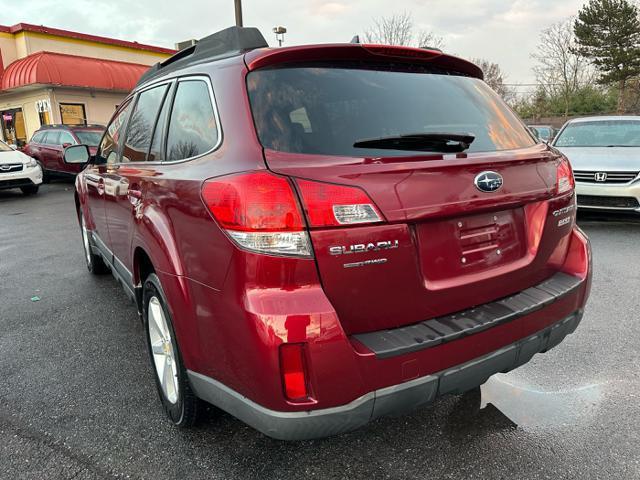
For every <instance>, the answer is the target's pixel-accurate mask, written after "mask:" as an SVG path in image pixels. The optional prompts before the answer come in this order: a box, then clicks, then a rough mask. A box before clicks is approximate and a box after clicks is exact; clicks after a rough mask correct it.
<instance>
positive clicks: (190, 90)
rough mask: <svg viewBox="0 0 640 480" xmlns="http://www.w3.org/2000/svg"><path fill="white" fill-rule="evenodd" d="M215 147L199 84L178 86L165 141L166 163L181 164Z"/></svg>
mask: <svg viewBox="0 0 640 480" xmlns="http://www.w3.org/2000/svg"><path fill="white" fill-rule="evenodd" d="M216 143H218V130H217V128H216V121H215V115H214V113H213V106H212V104H211V97H210V95H209V87H208V86H207V84H206V83H205V82H203V81H186V82H180V83H179V84H178V90H177V92H176V95H175V99H174V102H173V110H172V112H171V120H170V122H169V133H168V137H167V160H182V159H185V158H191V157H195V156H196V155H200V154H203V153H206V152H208V151H209V150H211V149H212V148H213V147H215V145H216Z"/></svg>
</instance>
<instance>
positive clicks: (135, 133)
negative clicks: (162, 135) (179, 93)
mask: <svg viewBox="0 0 640 480" xmlns="http://www.w3.org/2000/svg"><path fill="white" fill-rule="evenodd" d="M167 88H168V86H167V85H162V86H160V87H156V88H152V89H150V90H145V91H144V92H142V93H141V94H140V96H139V97H138V102H137V103H136V106H135V109H134V110H133V113H132V114H131V119H130V120H129V125H128V126H127V139H126V141H125V144H124V150H123V151H122V161H123V162H144V161H145V160H147V152H148V151H149V146H150V144H151V135H152V133H153V126H154V124H155V121H156V117H157V115H158V110H159V109H160V104H161V103H162V99H163V98H164V95H165V92H166V91H167Z"/></svg>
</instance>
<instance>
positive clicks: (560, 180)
mask: <svg viewBox="0 0 640 480" xmlns="http://www.w3.org/2000/svg"><path fill="white" fill-rule="evenodd" d="M575 187H576V182H575V180H574V178H573V171H572V170H571V164H570V163H569V160H567V159H566V158H565V157H560V163H559V164H558V173H557V180H556V193H558V194H560V193H565V192H569V191H572V190H574V189H575Z"/></svg>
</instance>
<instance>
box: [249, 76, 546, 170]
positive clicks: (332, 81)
mask: <svg viewBox="0 0 640 480" xmlns="http://www.w3.org/2000/svg"><path fill="white" fill-rule="evenodd" d="M247 82H248V90H249V97H250V101H251V107H252V111H253V117H254V121H255V124H256V127H257V131H258V135H259V137H260V140H261V142H262V145H263V146H264V147H266V148H269V149H272V150H278V151H283V152H293V153H309V154H321V155H346V156H355V157H365V156H389V155H410V154H412V152H407V151H406V150H388V149H384V150H382V149H377V148H375V149H374V148H356V147H354V146H353V144H354V143H355V142H357V141H359V140H364V139H372V138H379V137H389V136H396V135H404V134H415V133H456V134H467V133H471V134H473V135H474V136H475V140H474V142H473V143H472V144H471V146H470V148H469V150H468V151H469V152H486V151H496V150H509V149H517V148H523V147H529V146H532V145H534V144H535V140H534V139H533V137H532V135H531V134H530V133H529V132H528V131H527V129H526V127H525V125H524V124H523V123H522V122H521V121H520V120H519V119H518V118H517V117H516V115H515V114H514V113H513V112H512V111H511V110H510V109H509V108H508V107H507V106H506V105H505V104H504V103H503V102H502V100H501V99H500V98H499V97H498V95H496V94H495V93H494V92H493V90H491V89H490V88H489V87H488V86H487V85H486V84H485V83H484V82H483V81H481V80H479V79H476V78H470V77H462V76H452V75H446V74H439V73H432V72H428V71H424V70H410V71H397V70H381V69H369V68H366V69H365V68H357V67H348V68H344V67H341V68H335V67H290V68H274V69H264V70H257V71H254V72H251V73H250V74H249V75H248V78H247Z"/></svg>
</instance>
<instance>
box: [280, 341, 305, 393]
mask: <svg viewBox="0 0 640 480" xmlns="http://www.w3.org/2000/svg"><path fill="white" fill-rule="evenodd" d="M280 368H281V370H282V383H283V385H284V393H285V395H286V396H287V398H288V399H289V400H294V401H300V400H306V399H308V398H309V390H308V388H307V375H306V373H307V372H306V368H305V361H304V346H303V344H301V343H284V344H282V345H280Z"/></svg>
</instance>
